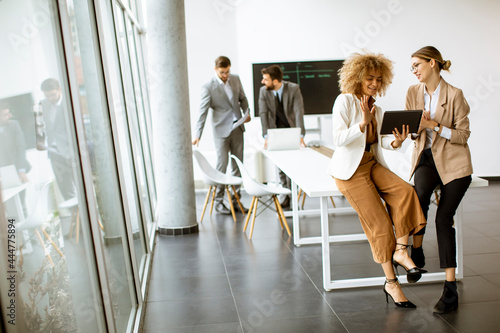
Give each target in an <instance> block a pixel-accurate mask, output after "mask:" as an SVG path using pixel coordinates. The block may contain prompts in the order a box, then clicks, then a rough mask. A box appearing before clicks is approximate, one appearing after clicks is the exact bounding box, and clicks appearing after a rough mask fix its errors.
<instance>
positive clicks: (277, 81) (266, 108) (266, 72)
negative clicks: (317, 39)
mask: <svg viewBox="0 0 500 333" xmlns="http://www.w3.org/2000/svg"><path fill="white" fill-rule="evenodd" d="M261 73H262V84H263V85H264V86H263V87H261V88H260V93H259V116H260V121H261V123H262V135H263V136H264V139H265V143H264V149H266V148H267V130H268V129H269V128H290V127H300V129H301V137H300V145H301V146H302V147H305V146H306V145H305V143H304V135H305V134H306V130H305V128H304V101H303V99H302V93H301V92H300V88H299V85H298V84H296V83H293V82H288V81H283V71H282V70H281V67H280V66H278V65H272V66H269V67H267V68H264V69H262V71H261ZM280 181H281V184H282V185H283V187H286V188H288V189H290V188H291V182H290V178H288V177H287V176H286V175H285V174H284V173H283V172H281V171H280ZM281 206H282V207H283V208H289V207H290V196H286V197H285V199H284V200H283V202H282V203H281Z"/></svg>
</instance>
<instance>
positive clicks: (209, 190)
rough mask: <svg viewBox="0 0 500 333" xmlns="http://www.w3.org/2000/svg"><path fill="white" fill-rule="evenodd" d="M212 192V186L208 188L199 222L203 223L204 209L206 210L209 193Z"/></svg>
mask: <svg viewBox="0 0 500 333" xmlns="http://www.w3.org/2000/svg"><path fill="white" fill-rule="evenodd" d="M211 192H212V186H210V187H209V188H208V193H207V197H206V198H205V204H204V205H203V211H202V212H201V218H200V222H203V216H204V215H205V209H207V204H208V200H210V193H211Z"/></svg>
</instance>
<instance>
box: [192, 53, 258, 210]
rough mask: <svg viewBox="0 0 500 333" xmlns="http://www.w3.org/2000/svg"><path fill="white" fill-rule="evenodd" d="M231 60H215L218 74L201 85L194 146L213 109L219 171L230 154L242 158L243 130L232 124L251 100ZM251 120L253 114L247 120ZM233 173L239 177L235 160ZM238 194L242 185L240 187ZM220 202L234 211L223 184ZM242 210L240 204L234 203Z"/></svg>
mask: <svg viewBox="0 0 500 333" xmlns="http://www.w3.org/2000/svg"><path fill="white" fill-rule="evenodd" d="M230 68H231V61H230V60H229V58H227V57H224V56H220V57H218V58H217V59H215V73H216V75H215V76H214V77H213V78H212V79H211V80H210V81H208V82H207V83H205V84H204V85H203V86H202V88H201V105H200V118H199V119H198V122H197V124H196V134H195V139H194V140H193V145H196V146H198V144H199V142H200V138H201V134H202V132H203V127H204V126H205V121H206V119H207V115H208V111H209V110H210V109H212V132H213V135H214V143H215V150H216V153H217V166H216V168H217V170H219V171H220V172H222V173H225V172H226V169H227V165H228V162H229V153H231V154H233V155H235V156H236V157H238V158H239V159H240V160H241V161H243V132H244V131H245V126H244V125H243V124H242V125H241V126H239V127H236V128H234V129H233V124H234V123H235V122H237V121H238V120H239V119H241V117H242V111H243V112H244V111H246V110H247V109H248V100H247V98H246V96H245V92H244V91H243V87H242V85H241V81H240V78H239V76H237V75H233V74H230V73H229V72H230ZM248 121H250V117H249V118H248V119H247V120H246V121H245V122H248ZM231 173H232V175H233V176H238V177H240V171H239V169H238V166H237V165H236V163H235V162H234V160H232V163H231ZM237 192H238V194H239V187H238V189H237ZM215 197H216V202H217V205H216V206H215V210H216V211H217V212H219V213H221V214H231V211H230V210H229V209H228V208H227V207H226V206H225V205H224V203H223V200H224V186H219V187H218V188H217V193H216V195H215ZM233 206H234V208H235V210H239V206H238V205H237V204H235V205H233Z"/></svg>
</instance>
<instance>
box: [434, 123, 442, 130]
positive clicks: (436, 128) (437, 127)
mask: <svg viewBox="0 0 500 333" xmlns="http://www.w3.org/2000/svg"><path fill="white" fill-rule="evenodd" d="M440 127H441V125H439V123H438V124H437V126H436V127H434V132H439V128H440Z"/></svg>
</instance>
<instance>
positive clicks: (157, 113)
mask: <svg viewBox="0 0 500 333" xmlns="http://www.w3.org/2000/svg"><path fill="white" fill-rule="evenodd" d="M147 22H148V26H147V35H146V36H147V46H148V58H149V62H148V66H149V72H150V73H154V77H155V84H154V85H151V89H150V100H151V112H152V120H153V144H154V164H155V176H156V189H157V194H158V213H159V215H158V218H159V232H160V233H162V234H170V235H181V234H186V233H191V232H197V231H198V222H197V220H196V203H195V193H194V179H193V158H192V147H191V121H190V111H189V86H188V72H187V51H186V26H185V17H184V0H168V1H163V0H154V1H148V2H147Z"/></svg>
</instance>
